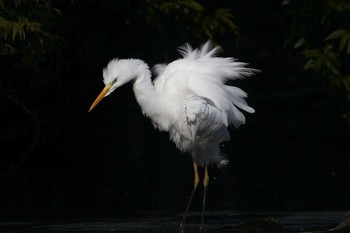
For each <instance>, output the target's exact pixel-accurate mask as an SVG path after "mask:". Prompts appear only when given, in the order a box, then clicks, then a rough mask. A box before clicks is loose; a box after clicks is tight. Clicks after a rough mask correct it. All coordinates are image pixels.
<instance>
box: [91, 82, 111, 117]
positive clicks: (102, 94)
mask: <svg viewBox="0 0 350 233" xmlns="http://www.w3.org/2000/svg"><path fill="white" fill-rule="evenodd" d="M111 87H112V83H110V84H108V85H106V86H105V88H103V90H102V91H101V93H100V94H99V95H98V96H97V98H96V99H95V101H94V102H93V103H92V105H91V107H90V108H89V112H90V111H91V110H92V109H94V107H95V106H96V105H97V104H98V103H99V102H100V101H101V100H102V99H103V97H105V95H106V94H107V93H108V91H109V89H111Z"/></svg>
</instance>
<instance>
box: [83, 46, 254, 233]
mask: <svg viewBox="0 0 350 233" xmlns="http://www.w3.org/2000/svg"><path fill="white" fill-rule="evenodd" d="M218 49H219V48H218V47H213V46H212V45H211V42H210V41H208V42H207V43H205V44H204V45H203V46H202V47H201V48H200V49H192V47H191V46H190V45H189V44H186V45H184V46H182V47H180V48H179V52H180V54H181V55H182V57H183V58H181V59H178V60H175V61H173V62H172V63H170V64H168V65H165V64H159V65H156V66H155V67H154V72H155V74H157V75H158V76H157V78H156V79H155V80H154V81H153V82H152V80H151V71H150V69H149V67H148V65H147V64H146V63H145V62H144V61H142V60H139V59H113V60H111V61H110V62H109V63H108V65H107V67H106V68H105V69H104V70H103V82H104V84H105V85H106V86H105V87H104V89H103V90H102V92H101V93H100V94H99V96H98V97H97V98H96V100H95V101H94V102H93V104H92V105H91V107H90V109H89V112H90V111H91V110H92V109H93V108H94V107H95V106H96V105H97V104H98V103H99V102H100V101H101V100H102V98H103V97H106V96H108V95H109V94H111V93H112V92H113V91H114V90H116V89H117V88H118V87H120V86H122V85H124V84H125V83H127V82H130V81H132V82H133V89H134V93H135V97H136V100H137V102H138V103H139V105H140V107H141V109H142V112H143V114H144V115H146V116H148V117H149V118H151V120H152V122H153V124H154V126H155V127H156V128H158V129H159V130H161V131H168V132H169V135H170V139H171V140H172V141H173V142H174V143H175V144H176V146H177V148H178V149H180V150H181V151H182V152H188V153H190V154H191V156H192V159H193V168H194V186H193V190H192V192H191V195H190V198H189V200H188V203H187V206H186V209H185V213H184V215H183V218H182V221H181V224H180V231H181V232H182V231H183V230H184V224H185V221H186V216H187V214H188V211H189V208H190V205H191V202H192V198H193V195H194V193H195V191H196V188H197V186H198V183H199V175H198V168H197V166H202V167H204V178H203V186H204V192H203V204H202V205H203V206H202V219H201V225H200V228H201V229H202V230H203V229H204V210H205V202H206V193H207V187H208V182H209V175H208V165H210V164H214V165H217V166H225V165H226V164H227V163H228V160H227V158H226V157H225V156H223V155H222V154H221V153H220V147H219V145H220V143H221V142H224V141H228V140H229V139H230V134H229V131H228V129H227V127H228V125H230V124H233V125H234V126H235V127H238V126H240V125H242V124H244V123H245V117H244V115H243V114H242V112H241V111H240V110H239V109H241V110H244V111H246V112H248V113H254V109H253V108H251V107H249V106H248V104H247V103H246V101H245V100H244V99H245V98H246V97H247V94H246V93H245V92H244V91H243V90H241V89H240V88H237V87H234V86H228V85H226V82H227V81H228V80H235V79H241V78H244V77H246V76H251V75H253V74H254V73H255V71H256V70H255V69H251V68H247V67H246V63H242V62H237V61H236V60H235V59H233V58H231V57H228V58H223V57H218V56H216V53H217V51H218Z"/></svg>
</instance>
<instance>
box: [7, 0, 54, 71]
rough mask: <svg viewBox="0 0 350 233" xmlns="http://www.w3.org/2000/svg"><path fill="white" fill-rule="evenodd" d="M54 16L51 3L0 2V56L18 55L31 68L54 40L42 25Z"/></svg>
mask: <svg viewBox="0 0 350 233" xmlns="http://www.w3.org/2000/svg"><path fill="white" fill-rule="evenodd" d="M57 14H59V11H58V10H57V9H55V8H53V7H52V6H51V0H39V1H22V0H15V1H5V0H0V55H8V54H15V53H21V54H22V55H25V56H24V57H23V58H24V59H26V60H27V61H32V62H30V65H32V63H33V59H34V60H35V59H38V58H39V57H40V56H42V55H43V54H45V53H46V52H47V50H48V48H49V47H51V46H52V43H55V42H56V40H57V37H56V36H54V35H53V34H50V33H48V32H47V31H46V29H45V25H44V24H47V23H48V22H49V21H48V20H49V19H50V18H51V17H53V16H54V15H57Z"/></svg>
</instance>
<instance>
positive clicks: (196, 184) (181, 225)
mask: <svg viewBox="0 0 350 233" xmlns="http://www.w3.org/2000/svg"><path fill="white" fill-rule="evenodd" d="M193 170H194V183H193V189H192V192H191V195H190V198H189V200H188V202H187V206H186V209H185V213H184V215H183V217H182V220H181V223H180V228H179V232H181V233H183V232H184V230H185V228H184V226H185V222H186V217H187V215H188V211H189V209H190V206H191V202H192V199H193V196H194V193H195V192H196V189H197V186H198V182H199V176H198V167H197V164H196V162H195V161H193Z"/></svg>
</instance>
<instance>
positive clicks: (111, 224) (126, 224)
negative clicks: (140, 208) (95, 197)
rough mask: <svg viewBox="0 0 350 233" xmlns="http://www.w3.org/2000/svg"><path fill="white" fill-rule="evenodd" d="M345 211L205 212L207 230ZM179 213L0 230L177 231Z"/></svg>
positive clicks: (289, 222)
mask: <svg viewBox="0 0 350 233" xmlns="http://www.w3.org/2000/svg"><path fill="white" fill-rule="evenodd" d="M346 214H347V212H346V211H337V212H279V213H251V214H242V213H236V212H230V211H221V212H207V214H206V220H207V221H206V225H207V228H208V230H210V229H214V228H219V227H222V226H224V225H232V224H239V223H247V222H251V221H256V220H259V219H263V218H266V217H274V218H276V219H278V220H279V222H280V223H281V225H282V226H283V228H284V229H285V230H286V231H288V232H297V231H310V230H324V229H329V228H331V227H334V226H336V225H337V224H339V223H340V222H341V221H342V220H343V219H344V218H345V216H346ZM180 219H181V216H179V215H174V214H172V213H163V212H162V213H159V212H154V213H153V212H147V213H144V214H142V215H140V216H138V217H135V218H117V219H111V218H110V219H83V220H57V221H34V220H33V221H28V222H26V221H1V222H0V230H1V232H23V233H24V232H26V233H29V232H30V233H31V232H33V233H34V232H38V233H40V232H53V233H54V232H92V233H93V232H99V233H103V232H113V231H114V232H177V229H178V226H179V222H180ZM188 220H189V221H188V224H187V230H188V232H192V231H193V230H196V229H197V228H198V227H199V223H200V213H192V214H191V215H190V216H189V219H188Z"/></svg>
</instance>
